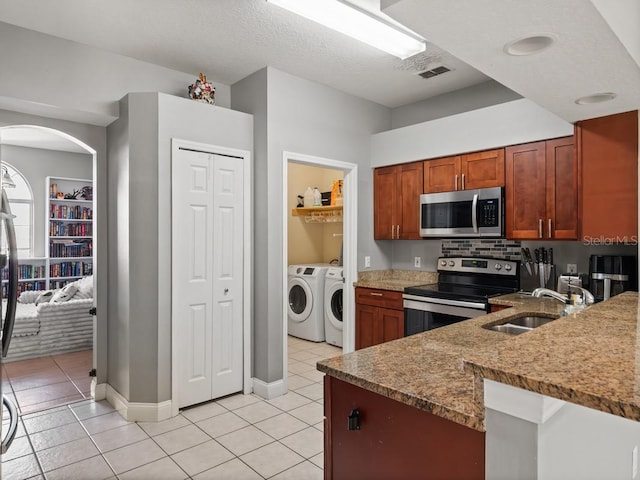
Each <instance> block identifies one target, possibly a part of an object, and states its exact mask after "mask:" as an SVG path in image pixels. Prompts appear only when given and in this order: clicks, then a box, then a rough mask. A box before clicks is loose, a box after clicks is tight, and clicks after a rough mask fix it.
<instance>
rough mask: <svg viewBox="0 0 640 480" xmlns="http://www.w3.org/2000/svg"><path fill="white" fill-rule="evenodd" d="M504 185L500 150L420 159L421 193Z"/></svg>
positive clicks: (502, 153) (502, 157) (502, 156)
mask: <svg viewBox="0 0 640 480" xmlns="http://www.w3.org/2000/svg"><path fill="white" fill-rule="evenodd" d="M503 185H504V149H502V148H500V149H496V150H487V151H483V152H475V153H468V154H465V155H456V156H453V157H445V158H438V159H435V160H426V161H425V162H424V192H425V193H436V192H451V191H454V190H472V189H476V188H490V187H502V186H503Z"/></svg>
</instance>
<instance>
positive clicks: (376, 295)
mask: <svg viewBox="0 0 640 480" xmlns="http://www.w3.org/2000/svg"><path fill="white" fill-rule="evenodd" d="M371 296H372V297H381V296H382V294H381V293H376V292H371Z"/></svg>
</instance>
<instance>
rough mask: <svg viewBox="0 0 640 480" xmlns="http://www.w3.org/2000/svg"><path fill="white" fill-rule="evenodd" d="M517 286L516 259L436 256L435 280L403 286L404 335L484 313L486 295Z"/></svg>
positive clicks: (518, 286)
mask: <svg viewBox="0 0 640 480" xmlns="http://www.w3.org/2000/svg"><path fill="white" fill-rule="evenodd" d="M518 290H520V262H519V261H513V260H502V259H494V258H478V257H447V258H439V259H438V283H434V284H428V285H419V286H415V287H408V288H405V289H404V295H403V299H404V325H405V335H407V336H408V335H413V334H414V333H420V332H424V331H425V330H432V329H434V328H438V327H444V326H446V325H451V324H452V323H456V322H460V321H462V320H467V319H469V318H475V317H479V316H480V315H485V314H486V313H488V312H489V311H490V306H489V298H491V297H495V296H498V295H504V294H507V293H513V292H517V291H518Z"/></svg>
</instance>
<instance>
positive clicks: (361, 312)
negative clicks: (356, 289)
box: [356, 303, 381, 350]
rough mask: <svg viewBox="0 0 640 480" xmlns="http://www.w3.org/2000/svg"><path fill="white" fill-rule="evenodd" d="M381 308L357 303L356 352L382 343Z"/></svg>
mask: <svg viewBox="0 0 640 480" xmlns="http://www.w3.org/2000/svg"><path fill="white" fill-rule="evenodd" d="M378 310H379V307H372V306H371V305H362V304H360V303H356V350H360V349H361V348H367V347H370V346H372V345H377V344H378V343H380V336H381V334H380V332H379V330H380V322H379V321H378Z"/></svg>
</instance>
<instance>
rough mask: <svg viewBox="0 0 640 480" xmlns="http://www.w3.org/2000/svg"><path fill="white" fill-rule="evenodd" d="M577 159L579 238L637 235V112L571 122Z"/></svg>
mask: <svg viewBox="0 0 640 480" xmlns="http://www.w3.org/2000/svg"><path fill="white" fill-rule="evenodd" d="M576 138H577V146H578V155H579V157H580V159H581V160H582V198H581V208H580V212H581V215H582V238H583V239H584V240H587V241H589V240H591V239H594V238H598V239H600V238H603V237H604V238H605V239H608V240H609V241H614V242H615V241H621V242H625V241H626V242H631V241H632V239H633V238H634V237H637V235H638V112H637V111H633V112H627V113H621V114H618V115H610V116H607V117H601V118H594V119H590V120H584V121H581V122H578V123H577V124H576Z"/></svg>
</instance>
